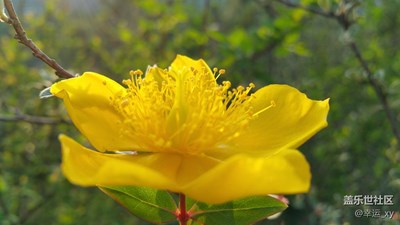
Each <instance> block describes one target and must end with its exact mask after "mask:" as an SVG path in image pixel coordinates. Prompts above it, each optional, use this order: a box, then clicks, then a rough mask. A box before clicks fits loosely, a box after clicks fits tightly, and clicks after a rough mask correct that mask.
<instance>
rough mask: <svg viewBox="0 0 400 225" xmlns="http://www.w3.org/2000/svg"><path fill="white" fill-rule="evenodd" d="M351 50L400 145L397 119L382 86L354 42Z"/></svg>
mask: <svg viewBox="0 0 400 225" xmlns="http://www.w3.org/2000/svg"><path fill="white" fill-rule="evenodd" d="M349 46H350V48H351V50H352V51H353V53H354V55H355V56H356V58H357V60H358V62H359V63H360V64H361V67H362V68H363V69H364V71H365V72H366V73H367V79H368V83H369V84H370V85H371V86H372V87H373V89H374V91H375V94H376V95H377V96H378V98H379V101H380V102H381V104H382V106H383V110H384V111H385V113H386V116H387V118H388V120H389V122H390V127H391V129H392V132H393V134H394V136H395V137H396V139H397V143H399V144H400V130H399V127H398V126H397V123H398V121H397V119H396V116H395V114H394V112H393V110H392V109H391V108H390V105H389V102H388V99H387V94H386V92H385V91H384V88H383V86H382V85H381V84H380V83H379V82H378V81H377V80H376V79H375V78H374V75H373V73H372V71H371V69H370V68H369V66H368V63H367V61H365V59H364V57H363V56H362V54H361V52H360V50H359V48H358V46H357V44H356V43H355V42H354V41H351V42H350V44H349Z"/></svg>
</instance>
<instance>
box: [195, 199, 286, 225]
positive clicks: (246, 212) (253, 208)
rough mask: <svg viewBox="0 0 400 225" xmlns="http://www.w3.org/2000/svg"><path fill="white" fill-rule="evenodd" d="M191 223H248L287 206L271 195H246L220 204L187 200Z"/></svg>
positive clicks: (241, 224)
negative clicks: (246, 196)
mask: <svg viewBox="0 0 400 225" xmlns="http://www.w3.org/2000/svg"><path fill="white" fill-rule="evenodd" d="M188 208H190V213H192V218H193V220H194V221H193V222H192V224H193V225H197V224H205V225H221V224H229V225H248V224H253V223H255V222H257V221H259V220H262V219H264V218H266V217H268V216H271V215H273V214H275V213H278V212H281V211H283V210H284V209H286V208H287V205H286V204H285V203H283V202H281V201H279V200H277V199H275V198H273V197H269V196H258V197H248V198H244V199H241V200H236V201H232V202H229V203H224V204H220V205H209V204H205V203H201V202H194V201H193V200H191V201H188Z"/></svg>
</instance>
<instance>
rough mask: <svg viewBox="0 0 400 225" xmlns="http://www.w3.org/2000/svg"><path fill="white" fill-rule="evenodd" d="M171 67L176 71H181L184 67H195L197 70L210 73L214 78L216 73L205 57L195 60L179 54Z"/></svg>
mask: <svg viewBox="0 0 400 225" xmlns="http://www.w3.org/2000/svg"><path fill="white" fill-rule="evenodd" d="M171 68H172V70H174V71H176V72H177V71H181V70H182V69H190V68H193V69H195V70H197V71H204V70H205V72H207V73H209V74H210V78H214V75H213V73H212V71H211V69H210V67H209V66H208V65H207V63H206V62H205V61H204V60H203V59H198V60H193V59H191V58H189V57H187V56H183V55H177V56H176V58H175V60H174V61H173V62H172V64H171Z"/></svg>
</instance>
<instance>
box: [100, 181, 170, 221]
mask: <svg viewBox="0 0 400 225" xmlns="http://www.w3.org/2000/svg"><path fill="white" fill-rule="evenodd" d="M99 188H100V190H102V191H103V192H104V193H106V194H107V195H108V196H110V197H111V198H112V199H114V200H115V201H116V202H118V203H119V204H121V205H122V206H123V207H124V208H126V209H127V210H128V211H129V212H131V213H132V214H134V215H135V216H137V217H139V218H141V219H143V220H146V221H148V222H151V223H155V224H165V223H169V222H171V221H174V220H176V215H175V211H176V209H177V206H176V203H175V201H174V199H173V198H172V196H171V195H170V194H169V193H168V192H167V191H160V190H155V189H151V188H145V187H99Z"/></svg>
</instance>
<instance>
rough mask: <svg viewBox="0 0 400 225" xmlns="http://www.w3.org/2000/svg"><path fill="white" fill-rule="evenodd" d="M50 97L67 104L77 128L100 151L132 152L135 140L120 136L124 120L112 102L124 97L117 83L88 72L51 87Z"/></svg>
mask: <svg viewBox="0 0 400 225" xmlns="http://www.w3.org/2000/svg"><path fill="white" fill-rule="evenodd" d="M50 91H51V93H53V94H54V95H55V96H57V97H59V98H62V99H63V100H64V104H65V107H66V108H67V111H68V114H69V116H70V117H71V119H72V121H73V123H74V124H75V126H76V127H77V128H78V129H79V131H80V132H81V133H82V134H83V135H85V137H86V138H88V139H89V141H90V143H91V144H92V145H93V146H94V147H95V148H96V149H98V150H100V151H104V150H132V149H133V148H135V144H134V142H133V141H132V140H134V138H132V137H125V136H123V135H122V132H121V128H120V125H121V121H122V119H123V118H122V116H121V115H120V114H119V113H118V112H117V111H116V110H115V108H114V107H113V106H112V105H111V100H110V98H114V97H115V96H117V95H120V94H122V93H124V91H125V89H124V88H123V87H122V86H121V85H119V84H118V83H116V82H115V81H113V80H111V79H109V78H107V77H105V76H102V75H100V74H96V73H91V72H86V73H84V74H83V75H82V76H79V77H76V78H72V79H67V80H63V81H60V82H58V83H55V84H53V85H52V86H51V89H50Z"/></svg>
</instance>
